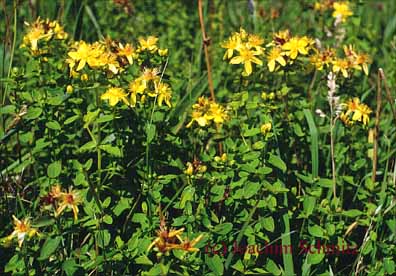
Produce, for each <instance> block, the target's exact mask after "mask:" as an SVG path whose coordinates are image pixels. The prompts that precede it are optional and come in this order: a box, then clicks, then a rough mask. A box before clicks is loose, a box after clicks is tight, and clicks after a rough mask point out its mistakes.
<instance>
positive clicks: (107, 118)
mask: <svg viewBox="0 0 396 276" xmlns="http://www.w3.org/2000/svg"><path fill="white" fill-rule="evenodd" d="M113 119H114V116H113V115H103V116H100V117H99V118H98V119H96V121H95V122H96V123H98V124H100V123H106V122H109V121H112V120H113Z"/></svg>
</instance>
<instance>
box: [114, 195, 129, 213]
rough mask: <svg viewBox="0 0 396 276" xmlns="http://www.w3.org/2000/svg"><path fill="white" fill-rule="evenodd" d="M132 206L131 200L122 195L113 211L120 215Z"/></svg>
mask: <svg viewBox="0 0 396 276" xmlns="http://www.w3.org/2000/svg"><path fill="white" fill-rule="evenodd" d="M129 207H130V200H128V199H127V198H124V197H121V199H120V200H119V201H118V203H117V205H116V206H115V207H114V209H113V212H114V214H115V215H116V216H117V217H118V216H119V215H121V213H122V212H123V211H124V210H126V209H128V208H129Z"/></svg>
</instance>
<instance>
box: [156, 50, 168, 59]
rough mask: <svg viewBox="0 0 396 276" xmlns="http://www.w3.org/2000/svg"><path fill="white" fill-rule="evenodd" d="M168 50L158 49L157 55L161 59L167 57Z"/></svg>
mask: <svg viewBox="0 0 396 276" xmlns="http://www.w3.org/2000/svg"><path fill="white" fill-rule="evenodd" d="M168 52H169V50H168V49H158V54H159V55H160V56H161V57H164V56H167V55H168Z"/></svg>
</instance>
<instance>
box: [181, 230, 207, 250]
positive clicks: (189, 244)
mask: <svg viewBox="0 0 396 276" xmlns="http://www.w3.org/2000/svg"><path fill="white" fill-rule="evenodd" d="M202 238H203V234H201V235H199V236H198V237H196V238H195V239H193V240H192V241H190V240H188V239H187V240H185V241H183V242H182V243H181V244H180V245H178V246H177V247H175V248H174V249H180V250H184V251H187V252H198V251H199V249H198V248H195V247H194V246H195V245H196V244H197V243H198V242H199V241H200V240H202Z"/></svg>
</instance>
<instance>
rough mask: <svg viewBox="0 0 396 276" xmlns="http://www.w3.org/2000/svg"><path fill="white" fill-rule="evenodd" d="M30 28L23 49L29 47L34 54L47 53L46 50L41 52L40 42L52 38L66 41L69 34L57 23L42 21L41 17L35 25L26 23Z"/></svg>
mask: <svg viewBox="0 0 396 276" xmlns="http://www.w3.org/2000/svg"><path fill="white" fill-rule="evenodd" d="M25 25H26V26H28V32H27V33H26V35H25V36H24V37H23V44H22V47H25V46H28V47H29V48H30V50H31V51H32V53H33V54H35V55H36V54H42V53H45V52H46V51H45V50H39V45H38V43H39V41H40V40H44V41H49V40H51V39H52V38H55V39H59V40H61V39H66V38H67V33H66V32H65V31H64V30H63V27H62V26H61V25H59V23H58V22H57V21H50V20H49V19H47V20H45V21H44V20H42V19H40V17H38V18H37V19H36V21H35V22H33V23H27V22H25Z"/></svg>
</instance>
